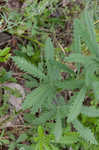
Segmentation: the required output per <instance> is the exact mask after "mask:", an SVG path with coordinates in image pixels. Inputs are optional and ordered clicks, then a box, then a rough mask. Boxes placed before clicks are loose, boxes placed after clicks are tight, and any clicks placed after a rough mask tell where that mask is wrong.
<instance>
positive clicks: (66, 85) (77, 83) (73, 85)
mask: <svg viewBox="0 0 99 150" xmlns="http://www.w3.org/2000/svg"><path fill="white" fill-rule="evenodd" d="M83 85H84V80H64V81H63V82H62V81H57V82H56V86H57V87H58V88H61V89H62V90H64V89H66V90H74V89H79V88H81V87H83Z"/></svg>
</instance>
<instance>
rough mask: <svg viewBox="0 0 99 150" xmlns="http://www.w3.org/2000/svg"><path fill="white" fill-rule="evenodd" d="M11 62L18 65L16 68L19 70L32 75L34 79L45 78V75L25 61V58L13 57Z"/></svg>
mask: <svg viewBox="0 0 99 150" xmlns="http://www.w3.org/2000/svg"><path fill="white" fill-rule="evenodd" d="M13 61H14V62H15V63H16V64H17V65H18V67H19V68H20V69H21V70H23V71H25V72H28V73H30V74H32V75H34V77H37V78H40V79H43V78H45V75H44V74H43V73H42V72H41V71H40V70H39V69H38V68H37V67H36V66H34V65H33V64H31V63H30V62H28V61H26V59H25V58H23V57H18V56H14V57H13Z"/></svg>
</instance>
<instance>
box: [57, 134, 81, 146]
mask: <svg viewBox="0 0 99 150" xmlns="http://www.w3.org/2000/svg"><path fill="white" fill-rule="evenodd" d="M78 141H79V135H78V134H77V133H76V132H67V133H65V135H64V136H62V137H61V139H60V141H59V143H60V144H66V145H70V144H73V143H76V142H78Z"/></svg>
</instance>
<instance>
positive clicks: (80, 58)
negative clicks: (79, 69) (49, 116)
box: [65, 53, 94, 65]
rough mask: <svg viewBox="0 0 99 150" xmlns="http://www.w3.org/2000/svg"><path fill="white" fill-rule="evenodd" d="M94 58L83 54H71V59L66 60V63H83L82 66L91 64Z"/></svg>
mask: <svg viewBox="0 0 99 150" xmlns="http://www.w3.org/2000/svg"><path fill="white" fill-rule="evenodd" d="M92 58H94V57H93V56H84V55H82V54H78V53H77V54H71V55H70V56H69V57H66V58H65V61H67V62H75V63H81V64H82V65H86V64H89V62H90V61H91V59H92Z"/></svg>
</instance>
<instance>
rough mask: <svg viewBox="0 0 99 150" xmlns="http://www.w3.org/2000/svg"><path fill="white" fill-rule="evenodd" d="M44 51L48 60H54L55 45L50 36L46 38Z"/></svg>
mask: <svg viewBox="0 0 99 150" xmlns="http://www.w3.org/2000/svg"><path fill="white" fill-rule="evenodd" d="M44 52H45V58H46V61H49V60H54V47H53V44H52V42H51V39H50V38H48V39H47V40H46V43H45V50H44Z"/></svg>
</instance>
